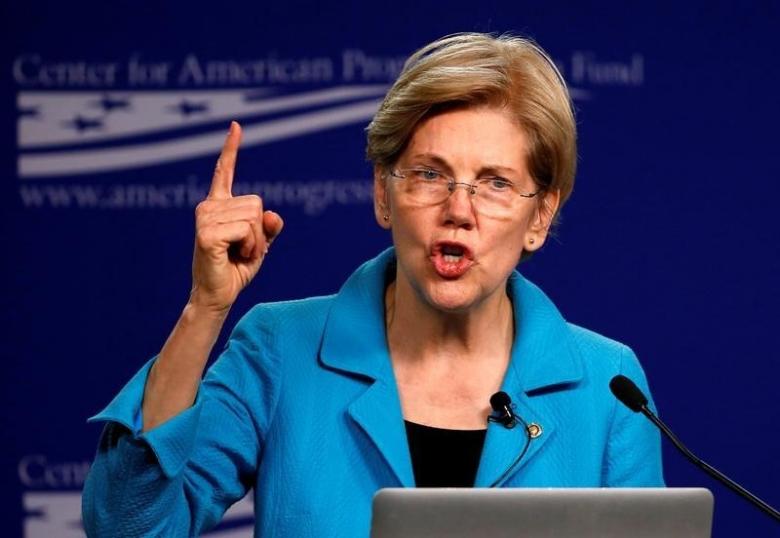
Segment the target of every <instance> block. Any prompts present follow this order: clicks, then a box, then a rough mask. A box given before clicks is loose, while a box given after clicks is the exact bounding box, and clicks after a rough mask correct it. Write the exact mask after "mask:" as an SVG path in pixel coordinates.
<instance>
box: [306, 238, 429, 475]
mask: <svg viewBox="0 0 780 538" xmlns="http://www.w3.org/2000/svg"><path fill="white" fill-rule="evenodd" d="M392 257H393V251H392V249H389V250H386V251H385V252H383V253H382V254H380V255H379V256H378V257H377V258H375V259H373V260H371V261H369V262H367V263H365V264H363V265H362V266H361V267H360V268H358V270H357V271H355V273H354V274H353V275H352V276H351V277H350V278H349V279H348V280H347V281H346V282H345V283H344V286H343V287H342V288H341V290H340V291H339V293H338V295H337V296H336V297H335V299H334V303H333V306H332V307H331V311H330V313H329V315H328V320H327V322H326V325H325V332H324V336H323V341H322V346H321V348H320V360H321V362H322V363H323V364H324V365H325V366H326V367H329V368H332V369H336V370H340V371H342V372H346V373H349V374H352V375H357V376H359V377H363V378H365V380H366V383H367V385H368V387H367V389H366V391H365V392H363V393H362V394H361V395H360V396H359V397H358V398H357V399H355V400H354V401H353V402H352V403H351V404H350V405H349V406H348V408H347V414H348V415H349V416H350V417H351V419H352V420H353V421H354V422H355V424H356V425H357V426H358V427H359V428H360V429H361V430H363V432H365V434H366V435H367V436H368V437H369V439H370V440H371V442H372V444H373V445H374V446H375V447H376V449H377V450H378V451H379V453H380V454H381V455H382V457H383V458H384V460H385V461H386V462H387V464H388V466H389V467H390V469H391V470H392V471H393V473H394V474H395V476H396V478H397V479H398V481H399V482H400V484H401V485H402V486H405V487H412V486H414V472H413V471H412V462H411V456H410V455H409V445H408V441H407V438H406V428H405V426H404V419H403V414H402V413H401V402H400V399H399V396H398V388H397V385H396V381H395V376H394V374H393V369H392V364H391V362H390V356H389V355H388V351H387V343H386V340H385V318H384V316H385V313H384V289H385V272H386V270H387V268H388V266H389V264H390V261H391V260H392Z"/></svg>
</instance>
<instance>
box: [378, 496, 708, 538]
mask: <svg viewBox="0 0 780 538" xmlns="http://www.w3.org/2000/svg"><path fill="white" fill-rule="evenodd" d="M713 504H714V500H713V497H712V493H711V492H710V491H709V490H707V489H704V488H542V489H536V488H506V489H486V488H388V489H382V490H380V491H379V492H377V494H376V495H375V496H374V501H373V510H372V520H371V538H401V537H404V538H423V537H425V538H435V537H445V536H446V537H448V538H467V537H468V538H472V537H477V538H509V537H512V538H575V537H576V538H618V537H619V538H625V537H629V538H710V535H711V531H712V513H713Z"/></svg>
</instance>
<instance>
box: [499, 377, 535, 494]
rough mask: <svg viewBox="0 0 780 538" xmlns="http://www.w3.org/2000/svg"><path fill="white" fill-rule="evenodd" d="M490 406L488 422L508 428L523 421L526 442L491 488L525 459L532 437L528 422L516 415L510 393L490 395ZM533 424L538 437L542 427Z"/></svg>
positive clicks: (502, 392)
mask: <svg viewBox="0 0 780 538" xmlns="http://www.w3.org/2000/svg"><path fill="white" fill-rule="evenodd" d="M490 407H492V408H493V414H492V415H490V416H489V417H488V422H498V423H499V424H502V425H503V426H504V427H505V428H507V429H512V428H514V427H515V426H516V425H517V423H518V422H521V423H522V424H523V426H524V430H525V443H524V444H523V449H522V450H521V451H520V454H518V456H517V458H515V461H513V462H512V464H511V465H510V466H509V467H507V469H506V471H504V472H503V473H501V476H499V477H498V478H496V479H495V480H494V481H493V483H492V484H490V485H489V486H488V487H489V488H494V487H496V486H497V485H498V484H500V483H501V481H502V480H503V479H504V478H506V477H507V476H508V475H509V473H511V472H512V469H514V468H515V467H516V466H517V464H518V463H520V460H522V459H523V456H524V455H525V453H526V452H527V451H528V447H529V446H530V444H531V438H532V437H531V430H530V428H529V426H528V424H526V422H525V420H523V419H522V417H519V416H517V415H515V412H514V411H513V410H512V398H510V397H509V394H507V393H506V392H504V391H501V392H496V393H495V394H494V395H493V396H491V397H490ZM533 426H535V427H536V431H537V434H536V435H534V437H537V436H538V435H539V433H541V428H540V427H539V425H538V424H533Z"/></svg>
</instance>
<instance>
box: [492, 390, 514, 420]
mask: <svg viewBox="0 0 780 538" xmlns="http://www.w3.org/2000/svg"><path fill="white" fill-rule="evenodd" d="M490 407H492V408H493V411H495V413H496V414H494V415H491V416H490V417H488V420H489V421H491V422H498V423H500V424H503V425H504V427H505V428H509V429H511V428H514V427H515V426H516V425H517V418H516V417H515V413H514V412H513V411H512V399H511V398H510V397H509V394H507V393H506V392H504V391H501V392H496V393H495V394H494V395H493V396H491V397H490Z"/></svg>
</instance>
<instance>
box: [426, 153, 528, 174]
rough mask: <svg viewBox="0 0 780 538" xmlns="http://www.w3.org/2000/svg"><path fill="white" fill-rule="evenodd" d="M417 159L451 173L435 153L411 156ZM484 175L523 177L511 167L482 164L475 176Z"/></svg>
mask: <svg viewBox="0 0 780 538" xmlns="http://www.w3.org/2000/svg"><path fill="white" fill-rule="evenodd" d="M417 159H422V160H426V161H429V162H430V164H432V165H433V166H437V167H440V168H442V169H443V170H444V171H446V172H451V171H452V167H451V166H450V165H449V163H448V162H447V159H445V158H444V157H442V156H441V155H438V154H436V153H431V152H424V153H416V154H414V155H412V160H417ZM484 174H493V175H497V176H509V177H513V178H517V179H522V178H523V177H524V176H523V174H522V173H521V172H519V171H518V170H516V169H514V168H512V167H511V166H504V165H500V164H483V165H482V166H480V167H479V172H478V173H477V175H478V176H481V175H484Z"/></svg>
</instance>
